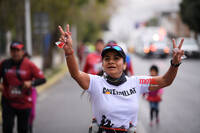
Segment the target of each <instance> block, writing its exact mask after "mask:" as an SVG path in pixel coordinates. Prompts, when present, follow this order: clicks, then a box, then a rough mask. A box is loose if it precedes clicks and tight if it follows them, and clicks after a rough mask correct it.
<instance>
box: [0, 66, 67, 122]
mask: <svg viewBox="0 0 200 133" xmlns="http://www.w3.org/2000/svg"><path fill="white" fill-rule="evenodd" d="M67 71H68V69H67V67H66V65H65V64H62V65H61V67H60V70H59V72H57V73H56V74H55V75H53V76H52V77H50V78H47V82H46V83H45V84H44V85H41V86H39V87H37V88H36V89H37V92H38V94H40V93H42V92H44V91H45V90H47V89H48V88H49V87H50V86H52V85H53V84H55V83H56V82H57V81H59V80H60V79H61V78H62V77H63V76H64V75H65V74H66V72H67ZM0 124H2V112H1V111H0Z"/></svg>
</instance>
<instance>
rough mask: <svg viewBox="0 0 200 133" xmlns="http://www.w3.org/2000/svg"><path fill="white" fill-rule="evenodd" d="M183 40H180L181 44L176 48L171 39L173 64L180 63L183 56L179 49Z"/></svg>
mask: <svg viewBox="0 0 200 133" xmlns="http://www.w3.org/2000/svg"><path fill="white" fill-rule="evenodd" d="M183 42H184V39H181V42H180V43H179V45H178V47H177V46H176V42H175V40H174V39H172V43H173V59H172V60H173V64H179V63H180V62H181V57H182V56H183V55H184V51H183V50H181V47H182V45H183Z"/></svg>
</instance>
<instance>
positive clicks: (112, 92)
mask: <svg viewBox="0 0 200 133" xmlns="http://www.w3.org/2000/svg"><path fill="white" fill-rule="evenodd" d="M135 93H136V90H135V88H132V89H129V90H123V91H118V90H116V89H106V88H105V87H104V88H103V94H108V95H109V94H110V95H121V96H129V95H133V94H135Z"/></svg>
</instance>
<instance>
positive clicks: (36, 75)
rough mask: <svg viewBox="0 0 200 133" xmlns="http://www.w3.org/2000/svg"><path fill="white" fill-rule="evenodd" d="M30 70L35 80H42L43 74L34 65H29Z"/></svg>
mask: <svg viewBox="0 0 200 133" xmlns="http://www.w3.org/2000/svg"><path fill="white" fill-rule="evenodd" d="M30 66H31V69H32V74H33V77H34V78H35V79H44V78H45V77H44V74H43V72H42V71H41V70H40V69H39V68H38V67H37V66H36V65H35V64H34V63H32V62H31V63H30Z"/></svg>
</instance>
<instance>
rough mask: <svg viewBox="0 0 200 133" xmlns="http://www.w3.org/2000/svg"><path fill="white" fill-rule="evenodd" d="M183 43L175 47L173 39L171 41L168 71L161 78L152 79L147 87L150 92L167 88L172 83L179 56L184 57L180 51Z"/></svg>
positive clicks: (179, 62)
mask: <svg viewBox="0 0 200 133" xmlns="http://www.w3.org/2000/svg"><path fill="white" fill-rule="evenodd" d="M183 41H184V39H182V40H181V42H180V44H179V45H178V47H177V46H176V43H175V40H174V39H173V40H172V42H173V58H172V60H171V66H170V68H169V70H168V71H167V72H166V73H165V74H164V75H163V76H156V77H152V79H151V82H150V86H149V90H150V91H154V90H157V89H160V88H163V87H166V86H169V85H171V84H172V82H173V81H174V79H175V77H176V74H177V71H178V66H179V65H180V64H181V56H183V55H184V51H183V50H181V47H182V44H183Z"/></svg>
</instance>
